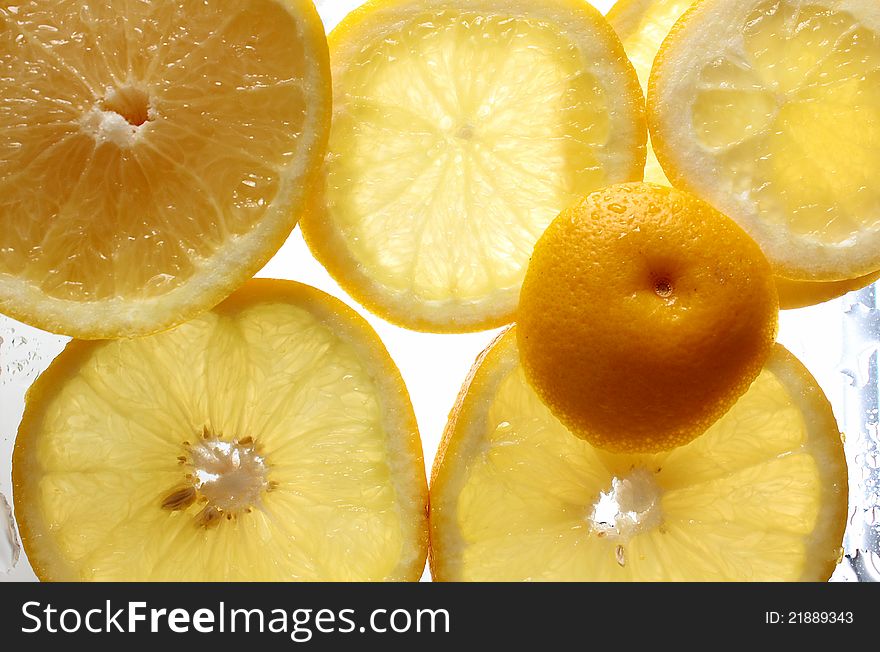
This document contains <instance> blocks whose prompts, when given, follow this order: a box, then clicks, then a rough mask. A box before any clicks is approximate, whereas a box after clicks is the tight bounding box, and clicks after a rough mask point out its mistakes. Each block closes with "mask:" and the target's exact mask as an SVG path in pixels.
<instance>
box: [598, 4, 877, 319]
mask: <svg viewBox="0 0 880 652" xmlns="http://www.w3.org/2000/svg"><path fill="white" fill-rule="evenodd" d="M692 4H693V0H619V2H617V3H616V4H615V5H614V6H613V7H612V8H611V10H610V11H609V12H608V14H607V15H606V18H607V19H608V22H609V23H611V26H612V27H613V28H614V31H615V32H617V35H618V36H619V37H620V40H621V42H622V43H623V47H624V48H625V49H626V53H627V56H629V59H630V61H632V64H633V67H634V68H635V70H636V73H637V74H638V76H639V81H640V82H641V84H642V88H647V87H648V78H649V76H650V74H651V66H653V64H654V58H655V57H656V56H657V52H658V50H659V49H660V45H661V43H662V42H663V39H665V38H666V36H667V34H668V33H669V31H670V30H671V29H672V26H673V25H674V24H675V22H676V21H677V20H678V19H679V18H680V17H681V15H682V14H683V13H684V12H685V11H686V10H687V9H688V8H690V6H691V5H692ZM645 181H653V182H656V183H663V184H668V183H669V181H668V180H667V179H666V175H665V174H664V173H663V168H661V167H660V163H659V162H658V161H657V157H656V155H655V154H654V150H653V148H652V147H651V145H650V141H649V143H648V157H647V161H646V162H645ZM878 277H880V272H873V273H871V274H868V275H865V276H858V277H856V278H852V279H846V280H842V281H825V282H823V281H795V280H792V279H787V278H783V277H777V279H776V288H777V290H778V291H779V305H780V307H781V308H783V309H791V308H803V307H805V306H810V305H814V304H817V303H822V302H823V301H829V300H831V299H835V298H837V297H840V296H843V295H844V294H846V293H847V292H852V291H854V290H858V289H861V288H863V287H865V286H866V285H869V284H871V283H873V282H874V281H876V280H877V278H878Z"/></svg>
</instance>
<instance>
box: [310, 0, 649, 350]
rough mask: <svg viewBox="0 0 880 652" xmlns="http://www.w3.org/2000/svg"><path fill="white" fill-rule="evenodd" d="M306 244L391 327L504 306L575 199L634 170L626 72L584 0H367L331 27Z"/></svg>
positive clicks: (487, 316)
mask: <svg viewBox="0 0 880 652" xmlns="http://www.w3.org/2000/svg"><path fill="white" fill-rule="evenodd" d="M330 53H331V62H332V67H333V91H334V100H335V103H334V109H333V111H334V113H333V128H332V131H331V136H330V146H329V154H328V156H327V162H326V166H325V172H326V173H325V175H324V193H323V194H324V198H323V201H322V202H320V203H318V204H317V205H316V206H315V209H314V210H313V211H309V212H308V214H306V215H305V216H304V217H303V220H302V228H303V234H304V235H305V238H306V241H307V242H308V243H309V245H310V247H311V249H312V251H313V252H314V254H315V256H316V257H317V258H318V259H319V260H320V261H321V262H322V263H324V265H325V266H326V267H327V268H328V269H329V271H330V273H331V274H332V275H333V276H334V278H335V279H336V280H337V281H338V282H339V283H340V285H342V287H343V288H345V289H346V290H347V291H348V292H349V293H350V294H351V295H352V296H353V297H354V298H355V299H357V300H358V301H360V302H361V303H362V304H364V305H365V306H366V307H367V308H369V309H370V310H372V311H374V312H375V313H376V314H378V315H380V316H381V317H384V318H386V319H388V320H390V321H392V322H395V323H397V324H400V325H402V326H405V327H408V328H413V329H418V330H426V331H439V332H459V331H471V330H479V329H483V328H489V327H493V326H498V325H502V324H505V323H509V322H510V321H512V320H513V312H514V310H515V308H516V303H517V296H518V293H519V287H520V283H521V282H522V278H523V275H524V273H525V266H526V264H527V263H528V258H529V255H530V254H531V251H532V247H533V246H534V244H535V241H536V240H537V239H538V237H539V236H540V234H541V233H542V232H543V230H544V228H545V227H546V226H547V225H548V224H549V223H550V221H551V220H552V219H553V218H554V217H555V216H556V215H557V214H558V213H559V211H560V210H562V209H563V208H564V207H565V206H567V205H568V204H569V203H570V202H571V201H573V200H575V199H576V198H577V197H579V196H582V195H583V194H585V193H587V192H590V191H591V190H594V189H596V188H599V187H602V186H605V185H607V184H609V183H615V182H618V181H631V180H637V179H641V175H642V169H643V165H644V157H645V140H646V137H647V136H646V132H645V128H644V116H643V106H642V104H643V102H642V100H641V91H640V89H639V85H638V79H637V78H636V75H635V73H634V72H633V70H632V66H631V65H630V64H629V62H628V61H627V59H626V55H625V53H624V51H623V48H622V47H621V45H620V41H619V39H618V38H617V37H616V36H615V35H614V32H613V30H612V29H611V27H610V26H609V25H608V23H607V22H606V21H605V19H604V18H603V17H602V16H601V15H600V14H599V13H598V12H597V11H596V10H595V9H593V8H592V7H591V6H590V5H589V4H588V3H586V2H584V1H583V0H547V1H545V2H533V1H532V0H476V1H471V0H468V1H466V2H465V1H464V0H456V1H453V2H449V1H448V0H442V1H441V0H429V1H427V2H425V1H424V0H375V1H373V2H368V3H366V4H365V5H364V6H363V7H361V8H360V9H358V10H356V11H355V12H353V13H352V14H350V15H349V16H348V17H347V18H346V19H345V20H344V21H343V22H342V23H341V24H340V25H339V26H338V27H337V28H336V29H334V30H333V32H332V33H331V35H330Z"/></svg>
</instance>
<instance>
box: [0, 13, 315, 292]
mask: <svg viewBox="0 0 880 652" xmlns="http://www.w3.org/2000/svg"><path fill="white" fill-rule="evenodd" d="M43 5H46V3H32V4H31V3H28V4H26V5H21V6H20V7H6V8H4V9H0V25H2V29H0V33H2V36H0V40H2V41H3V42H4V43H3V45H2V57H0V71H2V74H0V97H2V98H3V100H0V134H2V135H0V197H2V199H0V251H2V252H3V255H2V257H0V276H3V275H10V276H14V277H17V278H19V279H24V280H25V281H26V282H27V283H29V284H31V285H34V286H36V287H38V288H39V289H40V291H42V292H43V293H45V294H46V295H48V296H50V297H53V298H56V299H62V300H73V301H100V300H105V299H111V298H114V297H119V296H125V297H134V296H138V297H152V296H158V295H162V294H165V293H167V292H169V291H171V290H172V289H174V288H175V287H178V286H179V285H180V284H181V283H183V282H185V281H186V280H187V279H188V278H189V277H191V276H192V275H193V274H194V273H195V271H197V270H198V269H199V268H200V267H201V266H203V265H204V264H206V262H207V261H208V259H210V257H211V256H213V255H215V254H217V252H218V251H220V250H222V249H223V247H224V244H225V243H226V242H227V241H228V239H229V238H230V237H233V236H236V235H241V234H244V233H246V232H247V231H249V230H250V229H251V228H252V226H253V225H254V224H255V223H256V222H258V221H259V220H260V219H261V217H262V216H263V215H264V214H265V213H266V211H267V209H268V208H269V206H270V204H271V203H272V202H273V200H274V199H275V197H276V195H277V193H278V192H279V188H280V186H281V183H282V181H281V178H282V176H283V175H284V172H283V168H284V167H285V166H286V165H288V164H289V163H290V162H291V161H293V160H295V159H296V158H297V157H301V156H302V155H303V147H304V146H308V145H306V142H307V141H311V137H309V138H306V139H303V138H302V134H301V133H300V129H301V128H302V125H303V124H304V122H305V121H306V118H307V113H308V110H307V101H308V98H307V95H306V93H307V89H306V86H305V82H304V78H305V77H306V76H307V74H308V72H307V64H306V61H307V57H306V56H305V53H304V51H303V42H302V41H300V40H297V39H295V38H294V39H291V38H290V34H292V33H297V31H298V30H299V29H300V26H298V25H297V24H296V20H297V19H296V18H295V17H294V16H293V15H292V14H291V13H290V12H288V11H287V10H286V9H285V8H284V6H283V5H282V4H281V3H278V2H272V1H269V0H250V1H249V2H248V3H247V7H246V8H240V9H237V10H235V11H231V12H230V11H224V9H223V6H221V5H222V3H219V2H214V1H213V0H211V1H208V2H202V1H199V2H195V1H178V2H173V3H126V5H125V15H124V16H122V15H120V10H119V7H117V6H116V4H115V3H112V2H111V3H88V4H87V5H86V6H83V5H82V3H81V2H79V1H72V0H68V1H63V2H62V1H58V2H53V3H51V7H49V6H43ZM224 16H226V18H225V19H224ZM233 60H234V63H233Z"/></svg>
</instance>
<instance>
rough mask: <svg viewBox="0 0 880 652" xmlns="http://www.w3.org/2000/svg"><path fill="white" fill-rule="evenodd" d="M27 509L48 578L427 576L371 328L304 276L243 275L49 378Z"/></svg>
mask: <svg viewBox="0 0 880 652" xmlns="http://www.w3.org/2000/svg"><path fill="white" fill-rule="evenodd" d="M13 488H14V489H13V496H14V499H15V515H16V518H17V520H18V524H19V529H20V531H21V535H22V543H23V545H24V548H25V551H26V553H27V556H28V560H29V561H30V563H31V565H32V566H33V568H34V570H35V571H36V573H37V575H38V576H39V577H40V578H41V579H44V580H126V581H131V580H144V581H152V580H181V581H214V580H218V581H219V580H223V581H238V580H247V581H256V580H265V581H274V580H417V579H418V578H419V577H420V575H421V573H422V569H423V567H424V562H425V556H426V551H427V518H426V508H427V488H426V484H425V471H424V465H423V459H422V451H421V444H420V441H419V435H418V430H417V427H416V421H415V417H414V415H413V411H412V406H411V404H410V401H409V396H408V394H407V391H406V387H405V386H404V384H403V381H402V379H401V377H400V374H399V372H398V371H397V368H396V367H395V366H394V363H393V362H392V361H391V359H390V358H389V356H388V353H387V352H386V350H385V348H384V347H383V345H382V343H381V341H380V340H379V338H378V336H377V335H376V333H375V332H374V331H373V330H372V329H371V328H370V327H369V325H368V324H367V323H366V322H365V321H364V320H363V319H362V318H361V317H359V316H358V315H357V314H356V313H355V312H354V311H352V310H351V309H349V308H347V307H346V306H345V305H343V304H342V303H340V302H339V301H337V300H336V299H334V298H332V297H330V296H328V295H326V294H324V293H322V292H319V291H317V290H315V289H313V288H310V287H308V286H304V285H300V284H298V283H293V282H289V281H270V280H260V281H250V282H249V283H248V284H246V285H245V286H244V287H243V288H242V289H240V290H239V291H237V292H236V293H234V294H233V295H232V296H231V297H230V298H228V299H227V300H226V301H224V302H223V303H221V304H220V305H218V306H217V307H216V308H215V309H214V310H213V311H209V312H206V313H203V314H202V315H201V316H199V317H197V318H196V319H194V320H192V321H189V322H187V323H185V324H183V325H181V326H178V327H177V328H174V329H172V330H169V331H166V332H163V333H160V334H158V335H152V336H148V337H145V338H140V339H134V340H119V341H109V342H83V341H74V342H72V343H71V344H70V345H69V346H68V347H67V349H65V351H64V352H63V353H62V354H61V355H60V356H59V357H58V358H57V359H56V360H55V361H54V362H53V363H52V365H51V366H50V367H49V368H48V370H47V371H46V372H45V373H44V374H42V375H41V376H40V377H39V379H38V380H37V381H36V383H35V384H34V386H33V387H32V389H31V390H30V391H29V393H28V396H27V405H26V410H25V415H24V418H23V420H22V423H21V426H20V428H19V432H18V438H17V440H16V444H15V452H14V456H13Z"/></svg>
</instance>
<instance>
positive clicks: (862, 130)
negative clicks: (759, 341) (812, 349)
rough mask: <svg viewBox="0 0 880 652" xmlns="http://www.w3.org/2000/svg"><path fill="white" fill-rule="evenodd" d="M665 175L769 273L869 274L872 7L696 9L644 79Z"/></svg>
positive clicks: (874, 115) (777, 3) (878, 75)
mask: <svg viewBox="0 0 880 652" xmlns="http://www.w3.org/2000/svg"><path fill="white" fill-rule="evenodd" d="M648 113H649V123H650V127H651V136H652V142H653V144H654V149H655V151H656V153H657V156H658V158H659V160H660V163H661V164H662V165H663V169H664V171H665V172H666V174H667V176H668V177H669V179H670V180H671V181H672V182H673V183H674V184H675V185H677V186H679V187H682V188H686V189H688V190H691V191H692V192H694V193H695V194H696V195H698V196H700V197H702V198H703V199H706V200H707V201H709V202H710V203H712V204H713V205H714V206H715V207H716V208H718V209H719V210H721V211H722V212H724V213H726V214H727V215H729V216H730V217H732V218H734V219H735V220H737V221H738V222H739V223H740V224H741V225H742V226H743V227H744V228H745V229H746V230H747V231H749V233H750V234H751V235H752V236H753V237H754V238H755V239H756V240H757V241H758V242H759V243H760V245H761V247H762V248H763V250H764V252H765V253H766V254H767V257H768V258H769V259H770V261H771V262H772V263H773V265H774V270H775V272H776V274H777V275H778V276H781V277H784V278H787V279H792V280H808V281H809V280H812V281H837V280H844V279H852V278H855V277H858V276H863V275H866V274H870V273H871V272H873V271H876V270H877V269H878V268H880V186H878V185H877V184H876V182H875V180H876V178H877V177H878V175H880V10H878V8H877V3H876V2H875V1H873V0H846V1H841V0H748V1H747V2H728V1H726V0H703V1H702V2H700V3H698V4H695V5H694V6H693V7H692V8H691V9H690V10H689V11H687V12H686V13H685V14H684V15H683V16H682V17H681V19H680V20H679V21H678V23H676V25H675V27H674V28H673V29H672V31H671V33H670V34H669V37H668V38H667V39H666V40H665V41H664V43H663V46H662V48H661V50H660V52H659V54H658V55H657V60H656V62H655V64H654V68H653V70H652V73H651V79H650V88H649V93H648Z"/></svg>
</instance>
